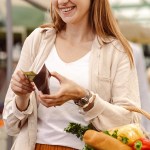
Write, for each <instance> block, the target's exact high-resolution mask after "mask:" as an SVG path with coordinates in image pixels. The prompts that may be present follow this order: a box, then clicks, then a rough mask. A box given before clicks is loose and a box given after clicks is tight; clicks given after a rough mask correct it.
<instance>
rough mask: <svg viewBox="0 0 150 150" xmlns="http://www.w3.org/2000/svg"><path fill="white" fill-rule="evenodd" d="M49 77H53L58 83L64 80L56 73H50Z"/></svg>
mask: <svg viewBox="0 0 150 150" xmlns="http://www.w3.org/2000/svg"><path fill="white" fill-rule="evenodd" d="M51 76H53V77H54V78H56V79H57V80H58V81H59V82H60V83H61V82H62V81H63V80H64V79H65V77H64V76H62V75H60V74H59V73H57V72H51Z"/></svg>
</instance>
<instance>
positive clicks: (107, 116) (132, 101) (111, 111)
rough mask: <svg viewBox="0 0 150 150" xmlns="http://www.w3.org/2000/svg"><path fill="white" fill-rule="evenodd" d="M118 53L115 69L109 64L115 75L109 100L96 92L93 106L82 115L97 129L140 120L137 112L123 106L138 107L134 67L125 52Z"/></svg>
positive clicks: (137, 90) (105, 128)
mask: <svg viewBox="0 0 150 150" xmlns="http://www.w3.org/2000/svg"><path fill="white" fill-rule="evenodd" d="M118 54H119V55H118V57H117V58H118V63H116V64H117V65H116V67H114V68H116V70H115V69H114V68H113V67H112V66H111V67H112V68H113V69H114V70H113V72H114V74H115V75H114V78H113V79H112V80H111V88H110V91H111V97H110V100H109V101H106V100H104V99H103V98H102V97H100V96H99V95H98V94H96V99H95V102H94V107H93V108H92V109H91V110H89V111H88V112H85V115H84V117H85V120H86V121H90V122H92V124H93V125H94V126H95V128H97V129H98V130H107V129H110V128H113V127H117V126H121V125H125V124H129V123H134V122H139V120H140V116H139V114H137V113H135V112H130V111H128V110H126V109H124V108H123V106H131V105H132V106H137V107H140V98H139V87H138V80H137V73H136V68H135V66H133V67H132V68H131V66H130V61H129V58H128V56H127V54H126V53H124V52H118ZM106 86H108V85H106ZM105 88H107V87H105ZM101 90H102V89H101Z"/></svg>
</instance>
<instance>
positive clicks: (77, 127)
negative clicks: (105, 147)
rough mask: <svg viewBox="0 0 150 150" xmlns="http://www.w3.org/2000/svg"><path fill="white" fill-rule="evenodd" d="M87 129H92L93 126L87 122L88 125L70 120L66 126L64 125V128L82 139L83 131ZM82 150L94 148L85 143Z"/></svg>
mask: <svg viewBox="0 0 150 150" xmlns="http://www.w3.org/2000/svg"><path fill="white" fill-rule="evenodd" d="M88 129H94V128H93V126H92V125H91V124H89V125H88V126H82V125H81V124H78V123H73V122H70V123H69V125H68V127H66V128H65V129H64V130H65V131H66V132H68V133H72V134H74V135H76V136H77V137H78V138H80V139H81V140H82V139H83V135H84V133H85V132H86V131H87V130H88ZM83 150H94V149H93V148H92V147H90V146H88V145H85V147H84V148H83Z"/></svg>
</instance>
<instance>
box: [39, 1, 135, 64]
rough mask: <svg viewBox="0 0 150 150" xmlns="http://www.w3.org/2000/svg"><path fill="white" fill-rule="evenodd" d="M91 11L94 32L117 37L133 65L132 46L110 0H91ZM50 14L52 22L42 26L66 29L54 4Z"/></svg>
mask: <svg viewBox="0 0 150 150" xmlns="http://www.w3.org/2000/svg"><path fill="white" fill-rule="evenodd" d="M89 11H90V13H89V23H90V25H91V27H92V30H93V32H94V33H96V34H97V35H98V36H99V37H102V38H105V37H107V36H113V37H115V38H117V39H118V40H119V41H120V42H121V44H122V45H123V47H124V49H125V51H126V53H127V55H128V57H129V60H130V64H131V66H133V65H134V60H133V54H132V50H131V47H130V45H129V43H128V41H127V40H126V38H125V37H124V36H123V34H122V33H121V31H120V29H119V27H118V24H117V21H116V19H115V17H114V16H113V13H112V11H111V7H110V4H109V2H108V0H91V6H90V10H89ZM50 14H51V18H52V23H51V24H49V25H44V26H42V27H54V28H55V29H56V32H60V31H61V30H63V29H65V27H66V23H65V22H64V21H63V20H62V19H61V18H60V16H59V15H58V13H57V12H56V11H55V10H54V9H53V7H52V5H51V9H50Z"/></svg>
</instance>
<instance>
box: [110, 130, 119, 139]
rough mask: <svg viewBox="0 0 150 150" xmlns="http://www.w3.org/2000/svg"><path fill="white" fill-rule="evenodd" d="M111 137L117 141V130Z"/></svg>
mask: <svg viewBox="0 0 150 150" xmlns="http://www.w3.org/2000/svg"><path fill="white" fill-rule="evenodd" d="M111 136H112V137H114V138H115V139H117V137H118V130H115V131H114V132H113V134H112V135H111Z"/></svg>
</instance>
